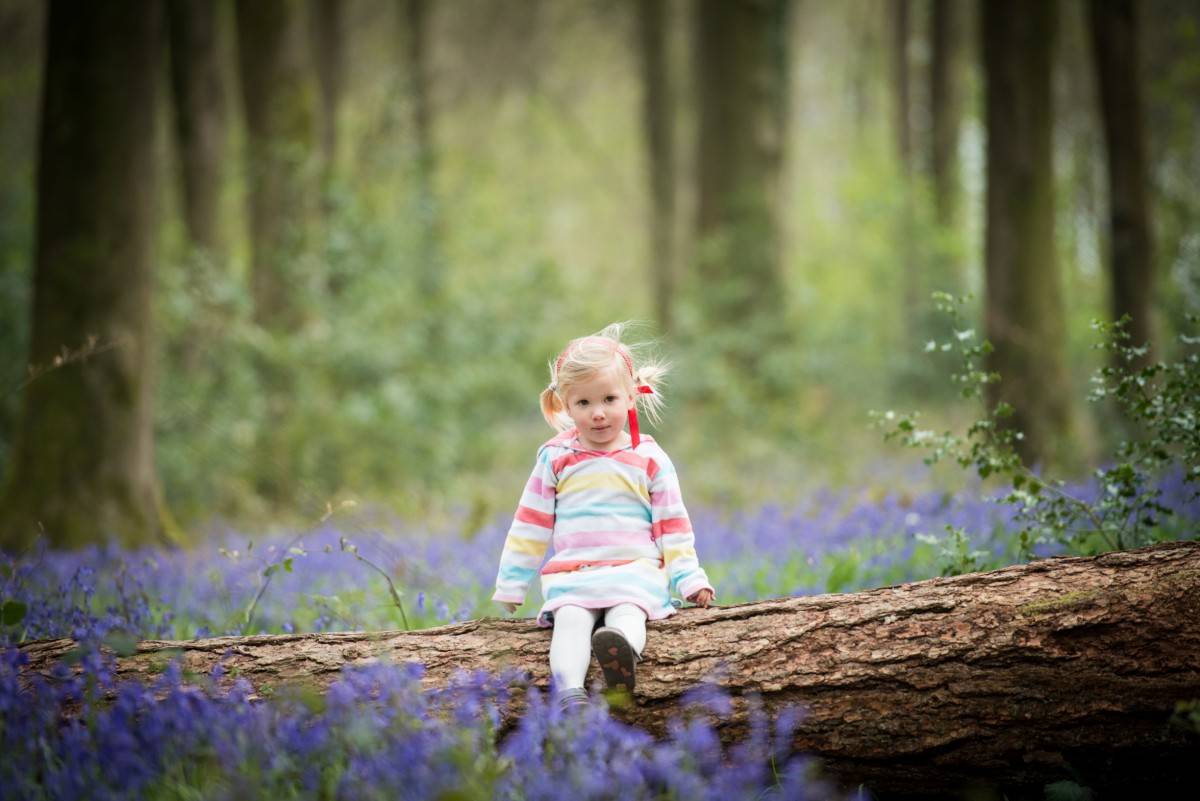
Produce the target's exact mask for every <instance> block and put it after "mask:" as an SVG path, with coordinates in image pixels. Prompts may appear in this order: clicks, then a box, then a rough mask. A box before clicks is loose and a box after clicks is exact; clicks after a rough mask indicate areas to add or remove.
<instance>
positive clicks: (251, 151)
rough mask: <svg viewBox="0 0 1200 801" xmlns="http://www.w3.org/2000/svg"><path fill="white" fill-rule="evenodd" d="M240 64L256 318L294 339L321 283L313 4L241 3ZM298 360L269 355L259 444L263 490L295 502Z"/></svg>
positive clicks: (261, 367)
mask: <svg viewBox="0 0 1200 801" xmlns="http://www.w3.org/2000/svg"><path fill="white" fill-rule="evenodd" d="M236 8H237V28H238V62H239V68H240V74H241V83H242V100H243V105H244V108H245V118H246V129H247V130H246V140H247V141H246V157H247V160H246V174H247V184H248V195H249V204H250V240H251V268H250V288H251V296H252V297H253V300H254V317H255V321H256V322H257V323H258V324H259V325H260V326H261V327H262V328H263V330H264V331H265V332H266V333H267V334H269V335H270V336H273V337H276V338H286V337H290V336H292V335H293V334H294V333H295V332H296V331H297V330H298V329H299V328H300V327H301V326H302V325H303V324H304V321H305V317H306V315H307V314H308V304H307V303H306V301H307V298H306V297H305V294H304V289H305V288H306V287H310V286H316V285H318V282H317V281H315V280H314V276H312V275H311V274H310V273H309V271H310V270H311V269H312V268H311V266H310V265H311V261H310V259H309V258H308V257H309V256H310V251H311V250H312V246H313V242H314V239H315V229H316V223H317V208H318V203H317V201H318V197H319V192H318V170H317V166H318V164H319V159H318V158H317V146H316V137H317V102H318V101H317V88H316V81H315V79H314V70H313V67H312V62H311V60H310V59H309V54H310V53H309V47H308V45H309V42H310V38H309V36H308V34H309V33H310V28H309V27H308V23H307V20H306V12H307V10H308V4H307V2H306V0H238V2H237V6H236ZM296 369H297V368H296V366H295V365H294V364H291V363H288V362H287V361H285V360H282V359H280V358H279V357H278V356H277V355H275V352H274V351H272V350H264V351H263V352H261V353H260V355H259V359H258V365H257V372H258V376H259V381H260V384H261V387H262V390H261V391H262V393H263V395H264V396H265V403H266V407H267V410H268V415H269V418H268V421H267V422H266V425H265V426H264V430H263V431H262V433H261V434H260V436H259V440H258V442H257V443H256V445H257V447H256V448H255V465H254V468H253V473H252V474H253V475H254V478H255V487H256V490H257V492H258V494H259V495H260V496H261V497H262V498H264V499H265V500H267V501H268V502H270V503H275V504H282V503H287V502H289V501H291V500H292V493H293V492H294V488H295V479H294V475H293V469H292V465H293V461H294V456H293V453H292V450H291V448H292V446H293V445H294V440H293V441H289V435H288V433H287V432H288V421H289V417H290V414H291V410H292V408H293V404H294V403H295V383H296V382H295V376H294V371H295V370H296Z"/></svg>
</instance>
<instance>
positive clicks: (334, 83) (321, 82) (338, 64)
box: [309, 0, 346, 186]
mask: <svg viewBox="0 0 1200 801" xmlns="http://www.w3.org/2000/svg"><path fill="white" fill-rule="evenodd" d="M309 19H310V21H311V27H312V41H313V53H314V54H315V59H314V60H315V62H316V70H317V84H318V87H319V88H320V91H321V115H320V116H321V161H322V169H321V171H322V173H323V179H324V182H325V184H326V185H327V186H328V185H329V183H330V181H331V180H332V179H333V177H334V176H335V175H336V174H337V163H338V128H339V122H340V118H341V109H342V96H343V94H344V86H345V82H346V3H345V0H310V3H309Z"/></svg>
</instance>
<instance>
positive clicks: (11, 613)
mask: <svg viewBox="0 0 1200 801" xmlns="http://www.w3.org/2000/svg"><path fill="white" fill-rule="evenodd" d="M26 609H27V607H26V606H25V604H23V603H21V602H20V601H5V602H4V604H3V606H0V625H4V626H15V625H17V624H18V623H20V622H21V621H22V620H24V619H25V612H26Z"/></svg>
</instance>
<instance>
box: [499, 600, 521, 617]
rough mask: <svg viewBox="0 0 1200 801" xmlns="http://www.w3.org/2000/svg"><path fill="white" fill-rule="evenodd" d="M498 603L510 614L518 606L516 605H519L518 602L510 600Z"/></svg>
mask: <svg viewBox="0 0 1200 801" xmlns="http://www.w3.org/2000/svg"><path fill="white" fill-rule="evenodd" d="M500 605H501V606H503V607H504V608H505V609H506V610H508V613H509V614H510V615H511V614H512V613H513V612H515V611H517V607H518V606H520V604H518V603H513V602H512V601H502V602H501V603H500Z"/></svg>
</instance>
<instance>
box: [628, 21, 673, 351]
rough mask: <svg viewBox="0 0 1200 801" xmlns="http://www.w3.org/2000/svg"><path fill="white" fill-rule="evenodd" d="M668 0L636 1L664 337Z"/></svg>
mask: <svg viewBox="0 0 1200 801" xmlns="http://www.w3.org/2000/svg"><path fill="white" fill-rule="evenodd" d="M668 12H669V9H668V7H667V0H639V2H638V7H637V24H638V44H639V47H638V56H639V66H640V68H641V76H642V135H643V138H644V141H645V146H646V150H645V153H646V176H647V178H648V184H649V188H650V269H649V271H648V272H649V273H650V274H651V275H653V276H654V308H655V312H656V316H657V318H658V324H659V327H660V328H661V330H662V331H663V332H664V333H670V332H671V329H672V328H673V319H672V318H673V314H672V306H673V304H674V299H675V248H674V231H675V137H674V126H673V125H672V124H671V122H672V119H673V117H674V113H675V110H674V104H673V103H672V102H671V97H672V92H671V79H670V70H669V69H668V66H667V64H668V59H667V20H668Z"/></svg>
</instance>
